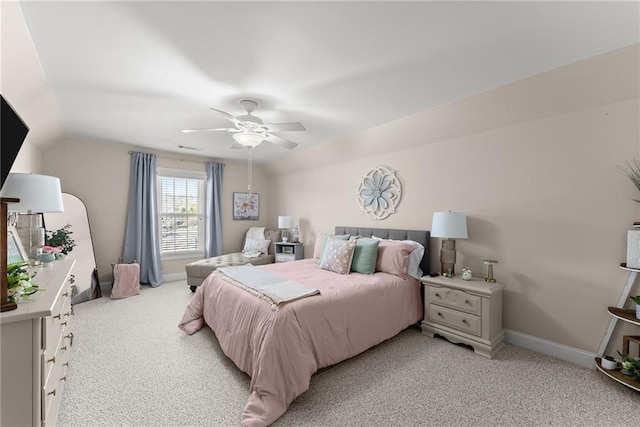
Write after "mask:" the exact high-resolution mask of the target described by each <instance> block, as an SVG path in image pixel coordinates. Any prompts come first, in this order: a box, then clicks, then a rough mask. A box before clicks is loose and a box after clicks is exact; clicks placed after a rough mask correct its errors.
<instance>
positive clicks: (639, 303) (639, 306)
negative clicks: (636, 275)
mask: <svg viewBox="0 0 640 427" xmlns="http://www.w3.org/2000/svg"><path fill="white" fill-rule="evenodd" d="M629 298H631V299H632V300H633V302H635V303H636V319H640V295H636V296H633V297H629Z"/></svg>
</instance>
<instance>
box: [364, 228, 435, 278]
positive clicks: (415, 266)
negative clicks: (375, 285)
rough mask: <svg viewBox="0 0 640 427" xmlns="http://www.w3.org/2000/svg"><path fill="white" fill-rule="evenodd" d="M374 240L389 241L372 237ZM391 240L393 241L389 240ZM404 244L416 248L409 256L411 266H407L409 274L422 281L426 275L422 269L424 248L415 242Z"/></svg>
mask: <svg viewBox="0 0 640 427" xmlns="http://www.w3.org/2000/svg"><path fill="white" fill-rule="evenodd" d="M371 238H372V239H376V240H387V239H383V238H381V237H376V236H371ZM388 240H391V239H388ZM402 242H404V243H409V244H410V245H412V246H413V247H414V249H413V251H411V254H410V255H409V265H408V266H407V274H408V275H409V276H411V277H413V278H415V279H418V280H419V279H420V278H421V277H422V276H423V275H424V273H423V272H422V269H421V268H420V261H422V257H423V256H424V246H422V245H421V244H420V243H418V242H416V241H415V240H402Z"/></svg>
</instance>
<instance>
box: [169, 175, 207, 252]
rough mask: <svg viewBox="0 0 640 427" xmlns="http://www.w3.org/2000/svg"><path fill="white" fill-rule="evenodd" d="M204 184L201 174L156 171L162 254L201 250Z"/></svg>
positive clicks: (202, 245)
mask: <svg viewBox="0 0 640 427" xmlns="http://www.w3.org/2000/svg"><path fill="white" fill-rule="evenodd" d="M180 175H183V176H180ZM204 185H205V178H204V176H198V175H197V174H195V175H194V174H193V173H189V172H188V171H184V172H181V171H168V170H159V171H158V191H159V193H160V196H159V204H160V209H159V210H160V251H161V252H162V255H163V256H165V255H181V254H184V255H187V254H190V253H194V252H202V251H204Z"/></svg>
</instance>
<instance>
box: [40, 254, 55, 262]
mask: <svg viewBox="0 0 640 427" xmlns="http://www.w3.org/2000/svg"><path fill="white" fill-rule="evenodd" d="M38 259H39V260H40V262H43V263H45V264H48V263H50V262H53V261H54V260H55V259H56V256H55V255H54V254H50V253H44V254H40V255H39V256H38Z"/></svg>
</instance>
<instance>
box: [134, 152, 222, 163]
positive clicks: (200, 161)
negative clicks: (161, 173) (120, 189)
mask: <svg viewBox="0 0 640 427" xmlns="http://www.w3.org/2000/svg"><path fill="white" fill-rule="evenodd" d="M133 153H142V151H129V155H131V154H133ZM147 154H153V153H147ZM155 156H156V157H157V158H160V159H163V160H180V161H181V162H195V163H207V162H210V161H213V160H211V159H209V160H206V161H202V160H195V159H194V160H189V159H179V158H178V159H175V158H171V157H162V156H158V155H157V154H156V155H155ZM216 163H221V164H223V165H224V164H225V163H224V162H216Z"/></svg>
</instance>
